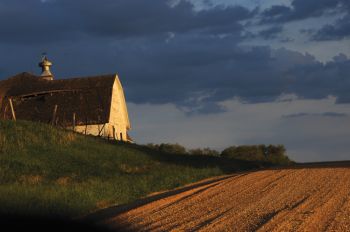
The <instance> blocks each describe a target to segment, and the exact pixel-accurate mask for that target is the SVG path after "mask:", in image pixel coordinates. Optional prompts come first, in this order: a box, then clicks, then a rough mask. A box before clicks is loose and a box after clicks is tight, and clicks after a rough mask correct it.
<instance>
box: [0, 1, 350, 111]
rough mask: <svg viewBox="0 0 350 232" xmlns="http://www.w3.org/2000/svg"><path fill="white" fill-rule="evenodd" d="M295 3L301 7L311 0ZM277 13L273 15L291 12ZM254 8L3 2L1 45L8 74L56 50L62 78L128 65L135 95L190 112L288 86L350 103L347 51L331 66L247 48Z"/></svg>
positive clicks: (267, 95) (123, 73)
mask: <svg viewBox="0 0 350 232" xmlns="http://www.w3.org/2000/svg"><path fill="white" fill-rule="evenodd" d="M321 3H322V4H323V5H324V8H326V6H327V7H328V5H327V4H329V5H331V3H328V2H327V4H326V1H321ZM293 4H294V5H295V9H293V10H292V11H295V10H298V11H300V7H301V5H300V4H301V3H300V2H299V1H294V3H293ZM315 4H316V3H315ZM296 6H298V7H296ZM308 9H309V8H308ZM274 10H275V12H273V11H272V8H271V9H270V11H266V12H265V14H266V15H265V16H266V17H267V16H268V15H269V14H270V15H272V16H273V15H278V14H279V13H278V12H282V11H283V10H281V9H278V8H274ZM289 10H291V9H289ZM289 10H288V9H284V11H285V14H290V13H288V12H289ZM308 11H309V10H308ZM298 14H300V15H301V13H298ZM303 14H305V15H306V13H303ZM314 14H316V13H313V14H311V15H314ZM254 15H255V11H249V10H247V9H245V8H243V7H240V6H232V7H214V8H209V9H208V10H204V11H198V12H196V11H194V7H193V5H192V4H190V3H189V2H186V1H181V2H180V3H179V4H177V5H174V6H171V5H169V4H168V3H167V2H166V1H164V0H153V1H149V0H134V1H130V0H120V1H114V0H113V1H112V0H105V1H100V0H84V1H82V0H79V1H78V0H76V1H71V0H69V1H68V0H52V1H46V2H45V3H43V2H41V1H39V0H37V1H34V0H33V1H19V0H0V27H1V30H0V33H1V37H0V48H1V51H2V52H3V54H6V56H1V57H0V63H1V67H0V69H1V68H3V69H2V70H3V73H2V75H3V76H2V77H3V78H5V77H6V76H9V75H11V74H15V73H18V72H22V71H31V70H33V69H34V67H35V66H36V65H37V59H38V56H39V55H40V53H41V52H43V51H47V52H48V53H49V57H51V58H52V60H53V62H54V67H53V71H54V73H55V75H56V77H57V78H60V77H62V76H63V77H70V76H84V75H94V74H101V73H108V72H110V73H112V72H115V71H118V73H119V74H120V77H121V80H122V82H123V84H124V87H125V92H126V95H127V99H128V101H130V102H134V103H156V104H163V103H173V104H175V105H177V106H178V107H179V108H180V109H183V110H184V111H186V112H188V113H193V112H195V113H212V112H222V111H223V110H224V108H223V107H222V106H221V105H220V102H221V101H224V100H227V99H231V98H233V97H239V98H240V99H242V101H245V102H248V103H249V102H268V101H274V100H275V99H276V98H278V96H280V95H281V94H283V93H295V94H297V95H300V96H301V97H305V98H312V99H320V98H325V97H327V96H328V95H334V96H336V97H338V103H349V102H350V93H349V91H348V89H349V88H350V80H349V75H348V73H350V64H349V63H350V61H349V59H348V58H347V57H346V56H344V55H342V56H338V57H336V58H335V59H334V60H333V61H330V62H328V63H326V64H323V63H320V62H318V61H317V60H316V59H315V58H314V57H313V56H311V55H309V54H301V53H299V52H292V51H289V50H286V49H278V50H274V49H271V48H270V47H264V46H246V47H242V46H240V45H239V44H240V43H241V42H242V41H244V36H242V34H243V33H244V32H245V27H244V25H243V24H242V23H241V21H242V20H246V19H249V18H251V17H254ZM278 17H279V16H278ZM303 17H304V16H303ZM305 17H306V16H305ZM10 19H16V20H10ZM281 30H282V27H281V26H276V27H271V28H268V29H267V30H265V31H264V32H261V35H262V36H265V37H266V38H268V37H269V38H271V37H274V36H276V34H278V33H279V32H280V31H281ZM46 48H49V49H47V50H44V49H46ZM19 54H20V55H19ZM34 70H35V69H34Z"/></svg>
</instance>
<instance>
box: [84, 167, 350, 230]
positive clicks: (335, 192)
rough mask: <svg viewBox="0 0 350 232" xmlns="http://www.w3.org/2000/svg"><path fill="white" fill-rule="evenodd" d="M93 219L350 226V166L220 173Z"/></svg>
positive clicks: (159, 224) (220, 226)
mask: <svg viewBox="0 0 350 232" xmlns="http://www.w3.org/2000/svg"><path fill="white" fill-rule="evenodd" d="M91 218H93V219H94V220H97V221H99V222H100V223H102V224H107V225H109V226H110V227H112V228H115V229H120V228H122V229H128V230H131V231H171V230H173V231H350V166H347V165H318V164H315V165H309V166H308V165H306V166H302V165H301V166H299V167H295V168H288V169H275V170H262V171H256V172H250V173H242V174H236V175H231V176H226V177H219V178H217V179H211V180H206V181H202V182H199V183H196V184H193V185H190V186H186V187H184V188H182V189H177V190H173V191H169V192H165V193H160V194H157V195H153V196H150V197H149V198H146V199H142V200H140V201H139V202H136V203H134V204H132V205H129V206H122V207H116V208H110V209H106V210H104V211H101V212H97V213H96V214H94V215H92V217H91Z"/></svg>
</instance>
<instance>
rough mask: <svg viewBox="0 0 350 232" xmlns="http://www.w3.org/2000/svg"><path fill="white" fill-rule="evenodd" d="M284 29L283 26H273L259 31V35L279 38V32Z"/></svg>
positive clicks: (266, 37) (265, 37)
mask: <svg viewBox="0 0 350 232" xmlns="http://www.w3.org/2000/svg"><path fill="white" fill-rule="evenodd" d="M282 31H283V27H282V26H272V27H269V28H267V29H265V30H262V31H260V32H259V36H261V37H262V38H263V39H266V40H268V39H276V38H278V36H279V34H280V33H281V32H282Z"/></svg>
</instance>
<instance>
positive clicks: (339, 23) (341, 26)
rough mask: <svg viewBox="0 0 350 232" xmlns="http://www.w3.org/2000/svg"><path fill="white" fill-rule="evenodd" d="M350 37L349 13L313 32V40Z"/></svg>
mask: <svg viewBox="0 0 350 232" xmlns="http://www.w3.org/2000/svg"><path fill="white" fill-rule="evenodd" d="M347 37H350V13H349V14H347V15H346V16H344V17H342V18H340V19H338V20H336V22H335V23H334V24H333V25H332V24H327V25H325V26H323V27H322V28H321V29H320V30H318V31H317V32H316V33H314V34H313V36H312V39H314V40H341V39H344V38H347Z"/></svg>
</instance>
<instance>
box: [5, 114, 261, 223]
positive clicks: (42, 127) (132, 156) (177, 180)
mask: <svg viewBox="0 0 350 232" xmlns="http://www.w3.org/2000/svg"><path fill="white" fill-rule="evenodd" d="M258 166H259V164H258V163H254V162H247V161H235V160H228V159H227V160H226V159H223V158H220V157H208V156H195V155H194V156H189V155H174V154H167V153H162V152H159V151H154V150H152V149H149V148H147V147H145V146H140V145H135V144H126V143H117V142H115V141H114V142H111V141H105V140H103V139H99V138H95V137H87V136H83V135H79V134H76V133H73V132H68V131H65V130H60V129H57V128H54V127H52V126H50V125H46V124H40V123H33V122H24V121H17V122H12V121H0V205H1V207H0V213H2V214H11V213H14V214H30V215H38V216H40V215H45V216H63V217H75V216H79V215H82V214H86V213H88V212H91V211H93V210H96V209H99V208H104V207H108V206H111V205H116V204H122V203H128V202H131V201H133V200H135V199H137V198H140V197H143V196H146V195H147V194H149V193H152V192H156V191H161V190H166V189H172V188H175V187H178V186H181V185H185V184H188V183H191V182H195V181H198V180H201V179H204V178H207V177H211V176H216V175H222V174H225V173H229V172H233V171H238V170H247V169H251V168H257V167H258Z"/></svg>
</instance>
